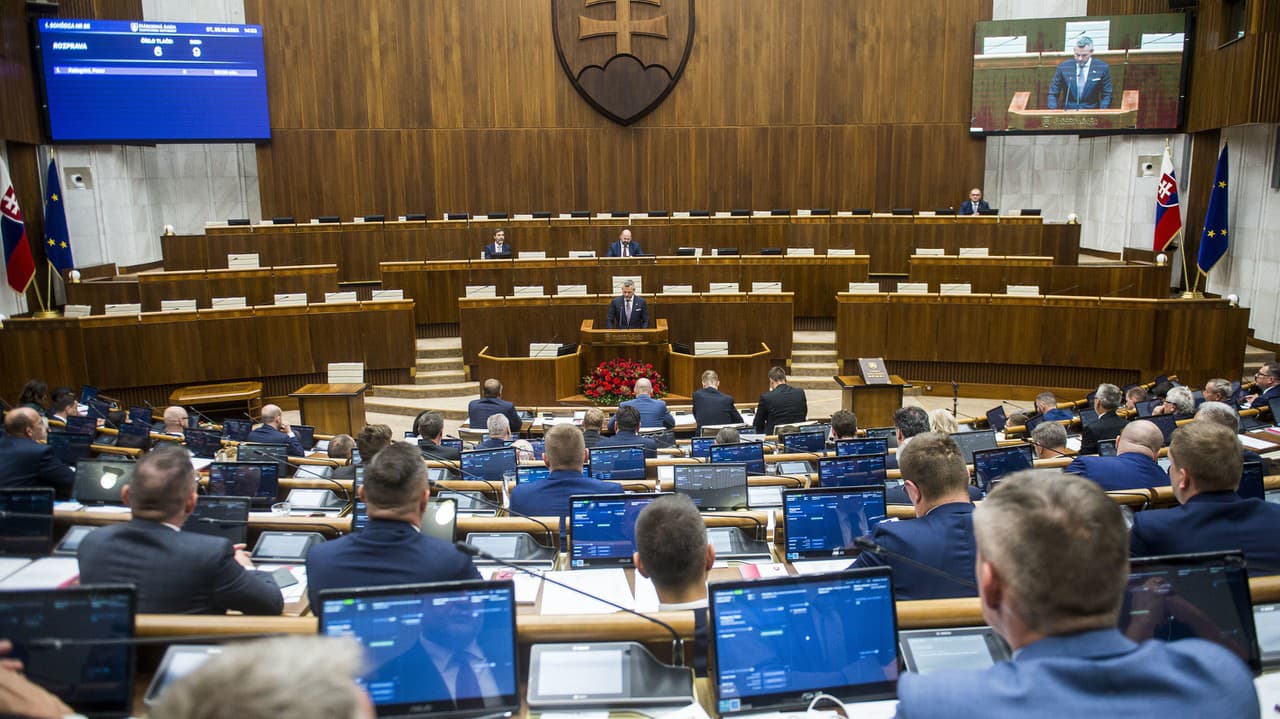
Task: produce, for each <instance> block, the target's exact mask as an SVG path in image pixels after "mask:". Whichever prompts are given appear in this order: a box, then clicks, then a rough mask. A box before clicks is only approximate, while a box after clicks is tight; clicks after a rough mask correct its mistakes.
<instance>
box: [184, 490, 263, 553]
mask: <svg viewBox="0 0 1280 719" xmlns="http://www.w3.org/2000/svg"><path fill="white" fill-rule="evenodd" d="M252 504H253V499H252V498H251V497H224V496H217V495H212V494H206V495H202V496H201V497H199V498H198V499H197V500H196V509H195V511H194V512H192V513H191V516H189V517H187V521H186V522H184V523H183V525H182V531H184V532H193V533H195V534H208V535H211V536H214V537H225V538H226V539H229V540H231V543H232V544H244V543H245V542H246V541H247V540H248V537H249V509H250V507H251V506H252Z"/></svg>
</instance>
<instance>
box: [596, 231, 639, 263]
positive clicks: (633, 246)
mask: <svg viewBox="0 0 1280 719" xmlns="http://www.w3.org/2000/svg"><path fill="white" fill-rule="evenodd" d="M643 254H644V250H642V249H640V243H639V242H632V241H631V228H627V229H624V230H623V231H622V232H619V233H618V239H617V240H616V241H615V242H614V243H613V244H611V245H609V252H608V254H606V255H605V257H639V256H640V255H643Z"/></svg>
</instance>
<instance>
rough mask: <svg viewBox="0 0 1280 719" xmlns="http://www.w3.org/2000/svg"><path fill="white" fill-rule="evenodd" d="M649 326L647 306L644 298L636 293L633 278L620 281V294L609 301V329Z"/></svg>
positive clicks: (632, 328) (630, 328)
mask: <svg viewBox="0 0 1280 719" xmlns="http://www.w3.org/2000/svg"><path fill="white" fill-rule="evenodd" d="M648 326H649V307H648V305H647V304H646V303H645V301H644V298H643V297H640V296H637V295H636V283H635V281H634V280H629V279H628V280H623V281H622V294H621V295H619V296H618V297H614V298H613V301H612V302H610V303H609V321H608V323H607V327H608V328H609V329H611V330H636V329H645V328H646V327H648Z"/></svg>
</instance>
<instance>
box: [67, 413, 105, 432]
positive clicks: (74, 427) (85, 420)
mask: <svg viewBox="0 0 1280 719" xmlns="http://www.w3.org/2000/svg"><path fill="white" fill-rule="evenodd" d="M66 424H67V426H66V431H68V432H79V433H80V434H87V435H89V436H90V437H93V436H94V435H96V434H98V421H97V420H95V419H93V418H92V417H83V416H81V417H67V423H66Z"/></svg>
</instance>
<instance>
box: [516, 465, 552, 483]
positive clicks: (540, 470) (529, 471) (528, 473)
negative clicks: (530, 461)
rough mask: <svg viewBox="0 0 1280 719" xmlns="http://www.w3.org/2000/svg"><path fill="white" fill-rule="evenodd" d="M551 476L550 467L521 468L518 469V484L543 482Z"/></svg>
mask: <svg viewBox="0 0 1280 719" xmlns="http://www.w3.org/2000/svg"><path fill="white" fill-rule="evenodd" d="M550 474H551V468H550V467H533V466H520V467H516V484H529V483H531V482H541V481H542V480H544V479H546V478H547V477H548V476H549V475H550Z"/></svg>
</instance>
